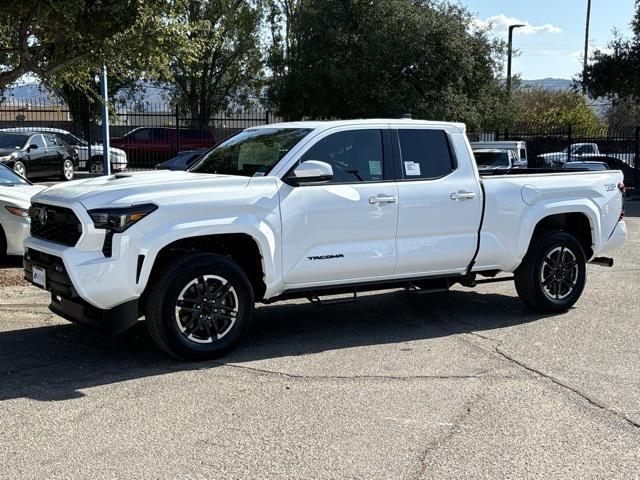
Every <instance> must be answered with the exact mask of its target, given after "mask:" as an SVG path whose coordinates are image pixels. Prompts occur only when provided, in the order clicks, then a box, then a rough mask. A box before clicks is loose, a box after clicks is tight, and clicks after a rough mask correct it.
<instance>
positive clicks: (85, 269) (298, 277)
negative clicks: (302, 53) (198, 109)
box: [24, 120, 626, 360]
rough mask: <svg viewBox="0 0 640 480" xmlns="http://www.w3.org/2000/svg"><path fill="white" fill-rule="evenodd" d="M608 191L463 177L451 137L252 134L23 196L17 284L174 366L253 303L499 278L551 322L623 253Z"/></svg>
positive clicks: (344, 131)
mask: <svg viewBox="0 0 640 480" xmlns="http://www.w3.org/2000/svg"><path fill="white" fill-rule="evenodd" d="M623 190H624V185H623V176H622V173H621V172H619V171H605V172H579V171H578V172H575V171H565V172H562V173H560V172H551V171H546V170H539V171H534V170H527V169H517V170H513V171H495V170H494V171H490V172H486V174H484V173H483V174H482V175H481V174H480V172H479V171H478V169H477V167H476V164H475V162H474V158H473V152H472V150H471V146H470V144H469V142H468V140H467V137H466V134H465V126H464V125H463V124H457V123H438V122H427V121H419V120H354V121H331V122H296V123H282V124H273V125H266V126H260V127H255V128H249V129H247V130H244V131H242V132H240V133H239V134H237V135H235V136H233V137H231V138H229V139H228V140H226V141H224V142H222V143H221V144H220V145H218V146H217V147H216V148H214V149H212V150H211V151H209V152H208V153H206V154H205V155H204V156H203V157H202V158H201V159H199V160H198V161H197V162H196V163H195V164H194V165H192V166H191V167H190V169H189V171H184V172H183V171H158V172H140V173H120V174H115V175H110V176H103V177H100V178H92V179H87V180H79V181H74V182H71V183H66V184H64V185H59V186H54V187H52V188H49V189H47V190H45V191H43V192H41V193H39V194H37V195H36V196H35V197H34V198H33V199H32V206H31V208H30V212H29V213H30V216H31V236H30V237H29V238H28V239H27V240H26V242H25V246H26V251H25V256H24V268H25V278H26V279H27V280H28V281H30V282H32V283H34V284H35V285H37V286H39V287H41V288H44V289H46V290H48V291H50V292H51V305H50V309H51V310H52V311H53V312H54V313H56V314H58V315H60V316H62V317H64V318H66V319H68V320H70V321H72V322H77V323H80V324H84V325H88V326H91V327H94V328H98V329H101V330H104V331H109V332H119V331H123V330H125V329H127V328H129V327H131V326H132V325H134V324H135V323H136V322H137V321H138V319H140V318H141V317H145V320H146V325H147V327H148V329H149V332H150V334H151V336H152V338H153V340H154V341H155V342H156V343H157V344H158V346H159V347H160V348H161V349H163V350H164V351H166V352H168V353H169V354H172V355H174V356H177V357H179V358H182V359H188V360H201V359H206V358H211V357H215V356H219V355H221V354H223V353H225V352H227V351H229V350H230V349H231V348H232V347H233V346H234V345H235V344H236V343H237V342H238V340H239V339H240V338H241V337H242V335H243V333H244V332H245V331H246V330H247V328H248V327H249V325H250V321H251V317H252V313H253V310H254V305H255V304H256V303H257V302H261V303H271V302H276V301H278V300H283V299H290V298H308V299H310V300H311V301H313V303H315V304H318V305H322V304H323V303H326V302H327V301H331V300H332V299H334V300H335V295H337V294H342V295H343V296H342V297H341V299H342V300H344V299H345V297H344V295H345V294H347V295H353V296H354V297H355V296H356V294H357V293H358V292H361V291H366V290H376V289H389V288H408V289H412V290H414V289H415V290H422V291H427V292H428V291H443V290H446V289H448V288H449V287H451V286H452V285H454V284H461V285H463V286H467V287H473V286H475V285H477V284H479V283H484V282H493V281H506V280H509V281H514V282H515V286H516V289H517V292H518V295H519V296H520V298H521V299H522V301H523V302H524V303H525V304H526V305H528V306H529V307H530V308H532V309H534V310H536V311H538V312H547V313H554V312H562V311H564V310H567V309H568V308H570V307H572V306H573V305H574V304H575V303H576V301H577V300H578V299H579V297H580V295H581V294H582V291H583V289H584V287H585V281H586V275H587V263H588V262H590V261H591V262H597V263H600V264H605V263H610V262H611V260H610V259H608V258H606V257H603V255H604V254H606V253H607V252H609V251H610V250H612V249H614V248H616V247H618V246H620V245H621V244H622V243H623V241H624V240H625V237H626V227H625V223H624V221H623ZM501 273H506V274H509V275H499V274H501ZM332 296H334V297H332ZM327 297H329V298H328V299H327Z"/></svg>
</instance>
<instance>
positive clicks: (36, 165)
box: [0, 132, 78, 180]
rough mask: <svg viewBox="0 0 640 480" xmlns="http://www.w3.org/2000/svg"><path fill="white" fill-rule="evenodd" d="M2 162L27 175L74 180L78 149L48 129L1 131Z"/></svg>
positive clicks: (0, 152)
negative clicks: (46, 130)
mask: <svg viewBox="0 0 640 480" xmlns="http://www.w3.org/2000/svg"><path fill="white" fill-rule="evenodd" d="M0 162H2V163H3V164H4V165H6V166H8V167H9V168H11V169H12V170H13V171H14V172H16V173H17V174H18V175H20V176H22V177H24V178H27V177H29V178H36V177H52V176H57V177H60V178H61V179H62V180H73V177H74V173H75V170H76V167H77V165H78V151H77V150H76V149H75V148H73V147H71V146H70V145H67V144H66V143H65V142H63V141H62V140H61V139H60V138H59V137H57V136H56V135H54V134H51V133H46V132H42V133H40V132H38V133H33V132H0Z"/></svg>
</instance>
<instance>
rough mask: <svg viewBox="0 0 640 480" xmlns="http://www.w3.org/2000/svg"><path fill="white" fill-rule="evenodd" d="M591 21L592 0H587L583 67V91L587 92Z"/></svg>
mask: <svg viewBox="0 0 640 480" xmlns="http://www.w3.org/2000/svg"><path fill="white" fill-rule="evenodd" d="M590 23H591V0H587V25H586V26H585V29H584V66H583V67H582V93H583V94H585V93H587V86H586V84H585V83H584V81H585V79H586V78H587V66H588V64H589V24H590Z"/></svg>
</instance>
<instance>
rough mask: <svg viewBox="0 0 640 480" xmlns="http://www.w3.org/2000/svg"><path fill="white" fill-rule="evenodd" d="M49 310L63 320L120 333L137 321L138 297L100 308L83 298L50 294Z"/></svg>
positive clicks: (106, 331) (103, 330)
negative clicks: (111, 306)
mask: <svg viewBox="0 0 640 480" xmlns="http://www.w3.org/2000/svg"><path fill="white" fill-rule="evenodd" d="M49 310H51V311H52V312H53V313H55V314H56V315H59V316H61V317H62V318H64V319H65V320H68V321H70V322H72V323H77V324H79V325H83V326H85V327H89V328H92V329H94V330H99V331H101V332H105V333H120V332H123V331H125V330H127V329H128V328H130V327H132V326H133V325H135V324H136V323H137V322H138V318H139V317H138V299H134V300H130V301H128V302H125V303H122V304H120V305H118V306H116V307H113V308H110V309H109V310H102V309H100V308H96V307H94V306H93V305H90V304H88V303H87V302H85V301H84V300H81V299H77V300H70V299H68V298H64V297H61V296H57V295H55V294H51V304H50V305H49Z"/></svg>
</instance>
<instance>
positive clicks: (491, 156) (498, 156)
mask: <svg viewBox="0 0 640 480" xmlns="http://www.w3.org/2000/svg"><path fill="white" fill-rule="evenodd" d="M474 155H475V157H476V164H477V165H478V166H479V167H508V166H509V154H508V153H507V152H474Z"/></svg>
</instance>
